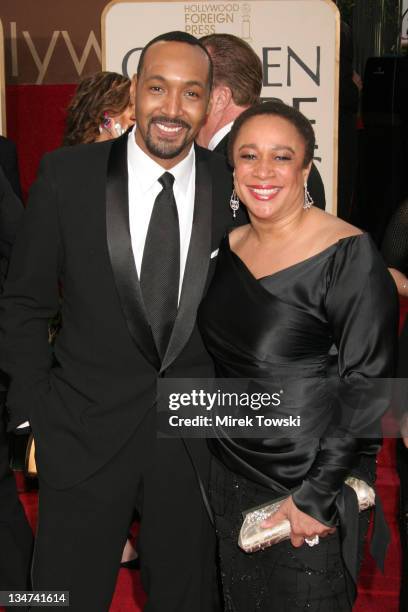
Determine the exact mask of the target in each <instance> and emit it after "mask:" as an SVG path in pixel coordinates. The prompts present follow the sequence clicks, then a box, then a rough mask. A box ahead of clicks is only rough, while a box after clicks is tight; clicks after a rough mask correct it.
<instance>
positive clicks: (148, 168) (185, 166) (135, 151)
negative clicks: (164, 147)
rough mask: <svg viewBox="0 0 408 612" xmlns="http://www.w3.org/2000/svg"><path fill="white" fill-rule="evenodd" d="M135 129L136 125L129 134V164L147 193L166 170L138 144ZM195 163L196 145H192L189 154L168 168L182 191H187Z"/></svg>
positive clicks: (143, 190)
mask: <svg viewBox="0 0 408 612" xmlns="http://www.w3.org/2000/svg"><path fill="white" fill-rule="evenodd" d="M135 130H136V126H134V128H133V129H132V131H131V132H130V133H129V136H128V164H129V168H130V170H131V172H132V173H133V174H134V176H135V177H136V178H137V180H138V182H139V185H140V188H141V190H142V192H143V193H146V192H147V191H149V189H151V188H152V187H153V185H154V184H155V182H156V181H157V180H158V179H159V178H160V177H161V176H162V174H164V173H165V172H166V170H165V168H163V167H162V166H160V164H158V163H157V162H155V161H154V159H152V158H151V157H149V156H148V155H147V154H146V153H145V152H144V151H142V149H141V148H140V147H139V145H138V144H136V140H135ZM194 164H195V150H194V145H192V147H191V149H190V151H189V153H188V155H187V156H186V157H185V158H184V159H182V160H181V162H179V163H178V164H176V165H175V166H173V168H170V170H168V172H170V174H172V175H173V176H174V180H175V185H177V187H178V188H179V189H180V190H181V192H182V193H185V192H186V191H187V188H188V185H189V180H190V176H191V173H192V171H193V168H194Z"/></svg>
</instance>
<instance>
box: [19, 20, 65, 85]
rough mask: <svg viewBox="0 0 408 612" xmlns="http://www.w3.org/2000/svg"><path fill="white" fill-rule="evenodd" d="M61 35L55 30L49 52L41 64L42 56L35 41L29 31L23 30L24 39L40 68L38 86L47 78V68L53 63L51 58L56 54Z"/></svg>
mask: <svg viewBox="0 0 408 612" xmlns="http://www.w3.org/2000/svg"><path fill="white" fill-rule="evenodd" d="M59 34H60V32H59V30H54V32H53V34H52V37H51V41H50V44H49V45H48V49H47V52H46V54H45V56H44V61H43V62H41V60H40V56H39V55H38V52H37V49H36V48H35V45H34V42H33V39H32V38H31V36H30V32H27V30H23V37H24V39H25V41H26V43H27V47H28V48H29V49H30V53H31V55H32V56H33V60H34V62H35V65H36V66H37V68H38V77H37V81H36V85H41V83H42V82H43V80H44V76H45V73H46V72H47V68H48V66H49V63H50V61H51V57H52V54H53V52H54V49H55V45H56V43H57V39H58V36H59Z"/></svg>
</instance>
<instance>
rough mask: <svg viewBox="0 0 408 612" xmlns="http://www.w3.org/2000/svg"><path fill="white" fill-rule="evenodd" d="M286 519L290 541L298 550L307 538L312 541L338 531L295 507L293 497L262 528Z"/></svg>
mask: <svg viewBox="0 0 408 612" xmlns="http://www.w3.org/2000/svg"><path fill="white" fill-rule="evenodd" d="M284 519H287V520H288V521H289V522H290V530H291V536H290V541H291V542H292V544H293V546H295V547H296V548H298V547H299V546H302V544H303V543H304V541H305V538H308V539H312V538H313V537H314V536H316V535H318V536H319V538H324V537H325V536H327V535H328V534H329V533H334V532H335V531H336V528H335V527H328V526H327V525H323V523H320V522H319V521H317V520H316V519H314V518H312V517H311V516H309V515H308V514H305V513H304V512H302V511H301V510H299V508H297V506H296V505H295V502H294V501H293V499H292V496H290V497H288V499H287V500H285V501H284V502H283V504H282V505H281V507H280V508H279V510H278V511H277V512H275V514H273V515H272V516H271V517H270V518H268V519H265V520H264V522H263V523H262V527H265V528H267V527H273V526H274V525H276V524H278V523H280V522H281V521H282V520H284Z"/></svg>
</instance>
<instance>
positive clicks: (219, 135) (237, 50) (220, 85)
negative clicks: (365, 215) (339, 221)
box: [197, 34, 326, 209]
mask: <svg viewBox="0 0 408 612" xmlns="http://www.w3.org/2000/svg"><path fill="white" fill-rule="evenodd" d="M200 41H201V42H202V44H203V45H204V46H205V47H206V49H207V51H208V53H209V54H210V55H211V59H212V61H213V67H214V82H213V90H212V96H211V98H212V100H211V109H210V112H209V114H208V116H207V120H206V122H205V124H204V125H203V127H202V128H201V130H200V133H199V136H198V139H197V142H198V143H199V144H200V145H201V146H202V147H207V148H208V149H210V150H211V151H215V152H216V153H220V154H222V155H224V156H226V157H227V156H228V139H229V132H230V130H231V127H232V124H233V123H234V121H235V119H236V118H237V117H238V116H239V115H240V114H241V113H242V112H243V111H244V110H246V109H247V108H249V107H250V106H252V105H254V104H257V103H258V102H260V95H261V90H262V63H261V60H260V59H259V57H258V56H257V54H256V53H255V51H254V50H253V49H252V47H251V46H250V45H249V44H248V43H246V42H245V41H244V40H242V39H241V38H238V37H237V36H234V35H233V34H209V35H208V36H203V37H202V38H201V39H200ZM308 190H309V192H310V195H311V197H312V199H313V202H314V204H315V206H318V208H322V209H324V208H325V207H326V199H325V194H324V185H323V181H322V179H321V176H320V174H319V171H318V170H317V168H316V166H315V165H314V164H312V168H311V171H310V174H309V178H308Z"/></svg>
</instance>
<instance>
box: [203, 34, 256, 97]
mask: <svg viewBox="0 0 408 612" xmlns="http://www.w3.org/2000/svg"><path fill="white" fill-rule="evenodd" d="M200 42H201V43H202V44H203V45H204V46H205V47H206V48H207V49H208V51H209V53H210V55H211V58H212V61H213V69H214V87H216V86H217V85H226V86H227V87H229V88H230V90H231V92H232V99H233V100H234V102H235V104H237V106H252V105H253V104H257V103H258V102H259V97H260V95H261V89H262V62H261V60H260V59H259V57H258V56H257V54H256V53H255V51H254V50H253V49H252V47H251V46H250V45H249V44H248V43H246V42H245V41H244V40H242V39H241V38H238V37H237V36H233V35H232V34H209V35H208V36H203V37H202V38H200Z"/></svg>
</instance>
